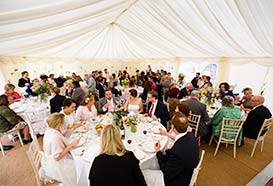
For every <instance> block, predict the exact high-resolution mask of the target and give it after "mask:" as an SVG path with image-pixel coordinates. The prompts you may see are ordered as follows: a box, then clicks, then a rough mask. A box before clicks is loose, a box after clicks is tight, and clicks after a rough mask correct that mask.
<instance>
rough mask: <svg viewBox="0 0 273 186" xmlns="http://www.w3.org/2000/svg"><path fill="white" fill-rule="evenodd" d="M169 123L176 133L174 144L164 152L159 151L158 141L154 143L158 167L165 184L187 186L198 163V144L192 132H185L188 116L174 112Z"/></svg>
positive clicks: (166, 185)
mask: <svg viewBox="0 0 273 186" xmlns="http://www.w3.org/2000/svg"><path fill="white" fill-rule="evenodd" d="M171 125H172V129H171V130H172V131H173V132H174V133H175V134H176V136H175V138H174V140H175V142H174V145H173V146H172V147H171V148H170V149H168V150H166V151H165V153H163V152H162V151H160V143H156V145H155V150H156V151H157V153H156V156H157V159H158V163H159V167H160V170H162V172H163V174H164V181H165V186H181V185H182V186H188V185H189V184H190V180H191V177H192V173H193V169H194V168H195V167H196V166H197V164H198V157H199V149H198V144H197V142H196V138H195V136H194V134H193V133H191V132H187V128H188V118H187V117H186V116H185V115H184V114H182V113H180V112H178V113H175V114H174V116H173V118H172V120H171Z"/></svg>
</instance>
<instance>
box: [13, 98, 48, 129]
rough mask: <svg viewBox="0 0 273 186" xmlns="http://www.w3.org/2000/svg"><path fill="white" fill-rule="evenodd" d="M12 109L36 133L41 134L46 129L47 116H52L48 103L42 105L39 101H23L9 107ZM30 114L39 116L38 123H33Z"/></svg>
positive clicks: (29, 99) (30, 99)
mask: <svg viewBox="0 0 273 186" xmlns="http://www.w3.org/2000/svg"><path fill="white" fill-rule="evenodd" d="M9 107H10V108H11V109H13V110H14V111H15V112H16V113H17V114H18V115H19V116H20V117H21V118H22V119H23V120H24V121H26V122H27V123H28V124H32V125H33V126H32V128H33V129H34V133H35V134H37V133H40V134H43V132H44V130H43V129H44V128H45V127H46V125H45V122H44V119H45V117H46V116H48V115H49V114H50V111H49V106H48V104H46V103H41V102H39V101H37V99H32V98H28V99H25V100H22V101H20V102H15V103H13V104H11V105H10V106H9ZM28 112H33V113H35V114H37V116H38V117H40V118H38V119H37V118H36V121H37V122H31V121H30V120H29V119H30V118H28V117H27V114H26V113H28ZM42 112H44V114H43V115H39V113H42Z"/></svg>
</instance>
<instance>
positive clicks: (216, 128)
mask: <svg viewBox="0 0 273 186" xmlns="http://www.w3.org/2000/svg"><path fill="white" fill-rule="evenodd" d="M223 118H230V119H241V111H240V109H238V108H235V107H234V99H233V97H231V96H225V97H224V98H223V100H222V107H221V108H220V109H219V110H218V111H217V112H216V113H215V114H214V116H213V118H212V119H211V125H212V132H213V134H214V136H216V137H219V135H220V132H221V128H222V120H223ZM223 137H224V138H226V139H232V138H234V134H226V135H225V136H223ZM241 140H242V135H241V134H240V135H239V137H238V143H237V144H238V145H240V144H241Z"/></svg>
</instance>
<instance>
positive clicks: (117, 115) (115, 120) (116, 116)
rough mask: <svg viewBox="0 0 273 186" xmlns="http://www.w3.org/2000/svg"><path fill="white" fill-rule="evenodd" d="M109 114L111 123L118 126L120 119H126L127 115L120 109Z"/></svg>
mask: <svg viewBox="0 0 273 186" xmlns="http://www.w3.org/2000/svg"><path fill="white" fill-rule="evenodd" d="M111 114H112V116H113V123H114V124H116V125H117V126H119V125H121V124H122V118H123V117H126V116H127V115H128V112H127V111H125V110H124V109H122V108H119V109H114V110H113V111H112V112H111Z"/></svg>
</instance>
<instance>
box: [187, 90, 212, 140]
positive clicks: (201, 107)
mask: <svg viewBox="0 0 273 186" xmlns="http://www.w3.org/2000/svg"><path fill="white" fill-rule="evenodd" d="M184 103H186V104H187V105H189V107H190V110H191V113H192V114H196V115H200V116H201V118H200V123H199V129H198V134H199V135H200V136H206V135H208V133H209V124H210V123H209V121H210V118H209V115H208V112H207V106H206V105H205V104H204V103H201V102H200V101H199V92H198V91H197V90H194V91H192V92H191V98H190V99H188V100H186V101H184Z"/></svg>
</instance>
